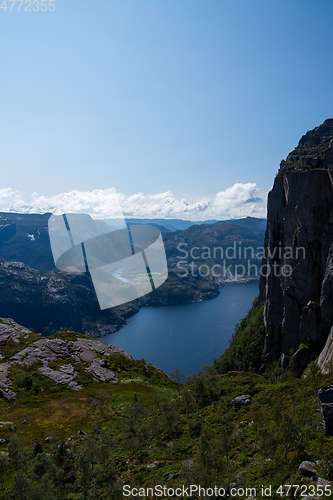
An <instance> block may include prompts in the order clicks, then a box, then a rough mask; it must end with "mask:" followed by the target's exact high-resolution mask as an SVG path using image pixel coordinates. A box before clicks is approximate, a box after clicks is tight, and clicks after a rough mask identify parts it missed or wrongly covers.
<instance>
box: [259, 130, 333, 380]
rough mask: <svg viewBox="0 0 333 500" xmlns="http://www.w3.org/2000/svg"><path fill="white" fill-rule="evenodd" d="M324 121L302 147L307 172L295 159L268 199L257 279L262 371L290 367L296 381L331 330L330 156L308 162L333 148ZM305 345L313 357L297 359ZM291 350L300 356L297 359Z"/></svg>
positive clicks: (332, 224) (332, 182) (332, 212)
mask: <svg viewBox="0 0 333 500" xmlns="http://www.w3.org/2000/svg"><path fill="white" fill-rule="evenodd" d="M327 122H329V123H328V124H326V122H325V124H326V125H325V124H324V125H325V126H321V127H322V128H320V127H317V129H315V130H314V131H312V132H313V134H312V133H311V132H309V133H308V134H306V136H304V137H303V138H302V139H301V141H300V145H299V146H300V147H301V148H302V147H305V146H306V148H307V153H306V155H305V156H304V158H305V157H306V162H307V163H306V165H308V167H306V168H305V167H304V169H303V168H301V166H302V165H303V163H304V161H305V159H304V158H303V157H301V156H300V157H299V158H301V159H299V158H298V160H297V162H298V163H299V162H301V164H302V165H301V166H300V167H299V165H298V163H295V161H296V160H294V159H293V158H292V157H294V156H295V155H293V154H291V156H290V155H289V157H288V158H289V160H290V161H289V160H288V161H289V163H286V162H282V163H281V169H280V171H279V174H278V175H277V177H276V179H275V182H274V186H273V189H272V191H271V192H270V193H269V197H268V216H267V229H266V234H265V244H264V248H265V255H264V259H263V264H264V265H267V268H266V267H265V268H263V273H265V274H267V276H262V277H261V279H260V301H263V302H264V303H265V309H264V323H265V354H264V365H265V366H267V365H268V364H270V363H271V362H272V361H279V362H280V364H281V366H282V367H283V368H287V367H292V369H293V371H294V372H295V374H296V375H297V376H300V375H301V374H302V372H303V370H304V368H305V367H306V364H307V363H308V362H309V361H310V360H311V359H313V358H315V357H317V356H318V354H319V353H320V351H321V350H322V348H323V347H324V345H325V342H326V340H327V337H328V335H329V332H330V328H331V326H332V324H333V246H332V247H331V245H332V243H333V177H332V173H331V170H329V169H330V168H331V167H332V165H331V163H329V161H328V158H331V156H330V154H331V153H330V154H328V156H327V161H326V160H325V162H324V163H320V165H319V163H318V164H317V163H315V162H314V165H312V163H311V162H310V160H309V158H310V156H311V155H312V157H313V158H315V157H316V156H318V155H319V152H320V153H321V154H322V156H323V155H325V154H326V153H325V151H327V150H328V149H332V148H331V146H330V144H332V145H333V142H332V143H331V142H330V141H331V140H332V138H333V135H332V137H331V136H330V134H333V120H327ZM331 122H332V123H331ZM321 133H322V134H323V136H322V137H321V136H320V134H321ZM330 137H331V138H330ZM305 139H306V140H305ZM318 148H319V149H320V151H319V149H318ZM296 149H297V148H296ZM318 151H319V152H318ZM318 157H319V156H318ZM302 162H303V163H302ZM309 162H310V163H309ZM304 165H305V164H304ZM309 165H310V166H309ZM310 167H311V168H310ZM284 266H290V267H289V268H288V267H284ZM269 271H270V273H269ZM281 271H283V272H281ZM302 344H304V345H305V344H306V345H307V346H309V347H310V351H311V352H312V353H313V356H311V352H310V353H309V352H308V353H302V354H300V352H299V351H300V350H302V349H303V347H302ZM291 350H293V352H297V351H298V352H297V356H296V357H295V358H294V360H292V359H291V357H290V351H291Z"/></svg>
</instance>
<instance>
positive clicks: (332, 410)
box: [318, 385, 333, 436]
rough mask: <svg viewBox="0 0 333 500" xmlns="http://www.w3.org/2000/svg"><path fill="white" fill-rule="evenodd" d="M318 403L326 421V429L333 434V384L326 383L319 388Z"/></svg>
mask: <svg viewBox="0 0 333 500" xmlns="http://www.w3.org/2000/svg"><path fill="white" fill-rule="evenodd" d="M318 404H319V409H320V413H321V415H322V417H323V421H324V431H325V433H326V434H327V435H329V436H333V385H325V386H324V387H322V388H321V389H320V390H319V392H318Z"/></svg>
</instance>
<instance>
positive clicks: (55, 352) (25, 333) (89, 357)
mask: <svg viewBox="0 0 333 500" xmlns="http://www.w3.org/2000/svg"><path fill="white" fill-rule="evenodd" d="M72 335H73V337H74V338H75V340H62V339H60V338H45V337H42V336H41V335H39V334H36V333H33V332H32V331H31V330H29V329H27V328H24V327H22V326H20V325H18V324H17V323H15V322H14V321H13V320H11V319H4V318H0V395H1V396H2V397H4V398H6V399H12V398H14V397H15V396H16V392H15V391H13V390H12V389H13V382H12V380H11V379H10V371H11V368H12V367H13V366H14V365H15V364H18V365H20V366H21V367H23V368H26V367H31V366H32V365H34V364H35V363H37V366H38V364H39V365H40V364H42V366H39V367H38V371H39V373H40V374H41V375H43V376H44V377H47V378H48V379H50V380H52V381H53V382H55V383H56V384H60V385H65V386H67V387H68V388H69V389H72V390H75V391H80V390H81V389H82V388H83V385H81V384H78V383H77V381H76V380H75V379H76V377H77V375H78V373H79V372H78V368H77V367H78V366H79V367H81V369H82V365H83V368H84V370H85V372H86V373H87V374H90V375H92V377H93V380H95V381H96V382H106V383H109V382H112V383H117V382H118V380H119V379H118V377H119V373H116V372H114V371H112V370H111V369H110V368H109V366H110V356H111V357H112V355H114V354H118V355H121V356H124V357H125V358H128V359H132V357H131V356H130V355H129V354H127V352H125V351H124V350H123V349H120V348H118V347H115V346H112V345H108V344H103V343H102V342H99V341H97V340H93V339H89V338H85V337H82V338H80V337H78V336H77V335H78V334H72ZM34 338H37V340H34V341H33V339H34ZM24 344H26V346H25V347H23V349H22V346H24ZM10 345H14V347H12V348H11V349H10V350H9V352H10V354H8V347H7V346H10ZM15 345H16V346H17V347H15ZM13 350H14V354H13ZM3 353H5V354H3ZM101 356H103V359H101ZM55 365H56V367H55ZM14 388H15V387H14Z"/></svg>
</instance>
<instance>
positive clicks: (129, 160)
mask: <svg viewBox="0 0 333 500" xmlns="http://www.w3.org/2000/svg"><path fill="white" fill-rule="evenodd" d="M49 1H50V0H46V1H45V0H44V2H43V6H44V8H45V6H47V9H46V10H45V11H41V3H40V2H39V1H37V0H35V1H34V2H33V3H32V4H31V6H30V8H31V10H30V11H25V10H24V9H26V8H27V9H28V8H29V1H28V0H27V1H25V2H23V4H21V2H18V1H15V2H14V1H13V2H11V1H9V0H7V1H6V2H4V0H0V7H1V8H0V173H1V175H0V179H1V180H0V210H3V211H17V212H25V213H31V212H33V213H43V212H47V211H52V212H54V213H62V212H70V211H74V212H75V211H85V210H87V207H88V206H89V207H90V209H91V210H92V213H93V215H94V216H96V217H101V216H102V215H103V216H105V217H112V210H111V211H108V210H106V208H105V207H106V206H108V204H107V203H106V202H105V190H107V189H108V188H112V187H114V188H116V190H117V192H118V193H119V201H120V203H121V205H122V208H123V211H124V214H125V215H126V216H127V217H131V216H132V217H151V218H154V217H157V218H177V217H178V218H182V219H191V220H207V219H212V218H214V219H226V218H233V217H243V216H248V215H252V216H255V217H265V215H266V196H267V192H268V191H269V190H270V189H271V187H272V184H273V181H274V176H275V175H276V172H277V170H278V168H279V163H280V161H281V160H282V159H283V158H285V157H286V156H287V155H288V153H289V152H290V151H291V150H292V149H294V147H295V146H296V145H297V143H298V141H299V139H300V137H301V136H302V135H303V134H305V133H306V132H307V131H308V130H310V129H312V128H314V127H315V126H317V125H319V124H321V123H322V122H323V121H324V120H325V119H327V118H331V117H333V92H332V81H333V60H332V58H333V56H332V42H331V32H332V28H331V23H332V19H333V2H332V1H331V0H312V1H309V0H288V1H285V0H260V1H259V0H251V1H248V0H230V1H229V0H99V1H97V2H92V1H90V2H88V1H87V0H71V1H68V0H66V1H65V0H54V2H52V1H51V4H49ZM1 2H2V3H1ZM20 5H21V9H20V11H18V9H19V6H20ZM53 6H54V7H55V8H54V10H52V11H51V9H53ZM5 7H7V9H5ZM11 8H12V10H10V9H11ZM33 8H34V9H35V11H33V10H32V9H33ZM37 9H39V10H37ZM109 206H111V205H110V204H109ZM91 207H92V208H91Z"/></svg>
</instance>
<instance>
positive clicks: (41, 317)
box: [0, 213, 264, 337]
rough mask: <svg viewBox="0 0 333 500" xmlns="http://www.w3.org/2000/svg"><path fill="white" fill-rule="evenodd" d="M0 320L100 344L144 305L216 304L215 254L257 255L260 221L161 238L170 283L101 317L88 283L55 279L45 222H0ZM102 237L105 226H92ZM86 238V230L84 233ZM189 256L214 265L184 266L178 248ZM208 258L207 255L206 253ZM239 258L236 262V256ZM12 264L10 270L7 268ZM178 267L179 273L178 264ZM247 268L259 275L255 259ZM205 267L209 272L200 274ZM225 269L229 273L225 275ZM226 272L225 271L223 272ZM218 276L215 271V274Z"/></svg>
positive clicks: (80, 277)
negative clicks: (233, 250)
mask: <svg viewBox="0 0 333 500" xmlns="http://www.w3.org/2000/svg"><path fill="white" fill-rule="evenodd" d="M0 217H1V219H0V221H1V227H0V256H1V257H2V258H3V259H4V260H0V315H2V316H6V317H11V318H13V319H14V320H15V321H17V322H18V323H20V324H22V325H24V326H26V327H28V328H34V329H35V330H36V331H40V332H43V333H44V334H45V335H50V334H52V333H54V332H56V331H57V330H59V329H60V328H61V327H63V328H70V327H72V328H73V329H74V330H75V331H78V332H82V333H85V334H87V335H91V336H93V337H97V336H103V335H106V334H108V333H112V332H114V331H116V330H118V329H119V328H120V327H121V326H123V325H125V324H126V323H127V319H128V318H129V317H130V316H132V315H133V314H135V313H137V312H138V311H139V310H140V308H141V307H143V306H144V305H148V304H151V305H170V304H184V303H189V302H198V301H202V300H206V299H211V298H214V297H217V295H218V294H219V285H220V284H221V283H223V281H224V279H227V278H229V279H230V275H229V274H228V275H227V276H226V277H223V278H222V277H221V276H220V274H219V273H216V277H214V275H213V276H212V274H211V271H210V269H211V268H212V266H214V265H217V266H222V267H221V269H223V261H224V260H225V259H224V258H223V259H221V258H220V250H219V249H221V250H222V251H225V250H226V249H227V248H228V247H230V246H231V247H232V245H234V244H236V243H237V245H238V247H237V250H238V251H239V249H240V248H241V245H244V246H247V247H253V248H254V249H255V251H256V249H257V248H258V247H262V244H263V237H264V232H263V229H262V227H263V223H264V221H263V220H262V219H255V218H247V219H239V220H235V221H222V222H216V223H214V224H202V225H193V226H191V227H189V228H188V229H186V230H185V231H182V230H179V231H173V232H165V233H163V240H164V244H165V248H166V254H167V260H168V268H169V277H168V279H167V281H166V282H165V283H164V284H163V285H162V286H161V287H160V288H158V289H157V290H155V291H154V292H153V293H151V294H149V295H148V296H146V297H143V298H142V299H140V300H136V301H132V302H128V303H127V304H124V305H122V306H119V307H115V308H112V309H107V310H104V311H101V310H100V308H99V305H98V302H97V298H96V294H95V291H94V287H93V284H92V281H91V279H90V277H89V276H87V275H86V274H84V273H79V272H77V271H74V270H72V271H71V272H67V273H65V272H61V273H60V272H59V271H58V270H57V269H55V267H54V262H53V257H52V252H51V248H50V242H49V237H48V219H49V217H50V214H45V215H26V214H25V215H23V214H5V213H1V214H0ZM97 222H98V224H101V225H104V226H105V227H104V226H103V227H101V229H102V230H103V231H107V225H106V223H105V222H103V221H97ZM87 230H89V228H87ZM179 244H182V245H183V246H182V247H181V248H182V249H184V248H186V249H187V250H189V251H190V250H191V249H192V248H194V249H195V251H196V254H197V252H198V248H199V249H200V248H201V251H200V250H199V253H200V252H201V253H202V252H204V249H205V248H206V249H207V246H208V247H209V248H210V249H211V252H212V253H213V252H214V248H217V249H218V255H216V258H215V259H214V258H211V259H207V258H200V259H194V260H193V259H192V257H191V255H190V254H189V259H187V260H186V261H184V259H182V255H183V254H182V253H181V252H180V251H179V249H178V248H177V247H178V245H179ZM206 252H207V250H206ZM237 255H238V254H237ZM8 259H10V262H8ZM181 260H183V261H182V263H181V267H178V263H180V262H181ZM251 262H252V264H255V265H256V266H257V267H259V262H260V259H259V258H258V257H254V259H252V261H251ZM230 264H231V268H230V270H231V271H233V269H234V266H235V265H242V264H244V266H245V265H246V266H247V264H248V262H247V259H244V258H238V257H237V258H235V259H231V260H230V262H228V266H229V265H230ZM201 266H208V267H201ZM228 266H227V267H228ZM229 267H230V266H229ZM216 269H217V270H219V269H220V268H219V267H218V268H216Z"/></svg>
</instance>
